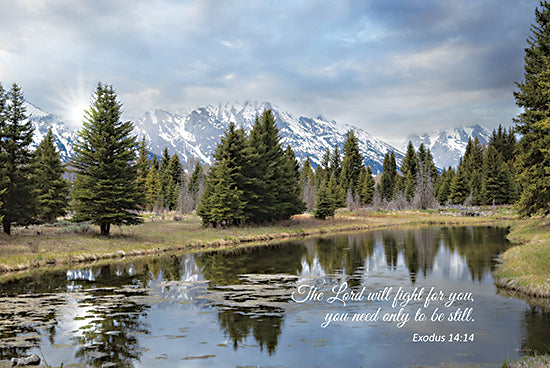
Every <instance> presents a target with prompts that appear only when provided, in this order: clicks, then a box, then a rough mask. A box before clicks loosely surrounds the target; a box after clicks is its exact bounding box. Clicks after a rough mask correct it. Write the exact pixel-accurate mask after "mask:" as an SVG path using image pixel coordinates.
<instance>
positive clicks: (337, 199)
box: [328, 175, 346, 208]
mask: <svg viewBox="0 0 550 368" xmlns="http://www.w3.org/2000/svg"><path fill="white" fill-rule="evenodd" d="M328 189H329V191H330V193H331V196H332V199H333V200H334V206H335V208H342V207H346V191H345V190H344V188H342V186H341V185H340V184H338V183H337V182H336V178H334V175H333V176H331V177H330V179H329V180H328Z"/></svg>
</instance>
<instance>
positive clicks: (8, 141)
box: [0, 83, 36, 234]
mask: <svg viewBox="0 0 550 368" xmlns="http://www.w3.org/2000/svg"><path fill="white" fill-rule="evenodd" d="M6 101H9V103H7V102H6ZM24 102H25V98H24V97H23V93H22V91H21V88H20V87H19V86H18V85H17V84H15V83H14V84H13V85H12V88H11V90H10V91H8V93H7V94H6V93H5V91H4V89H3V88H2V89H0V160H1V162H0V165H2V168H1V169H0V171H2V174H3V178H2V179H0V181H1V183H0V184H2V185H3V188H2V187H0V190H4V192H3V195H2V196H1V198H0V200H1V201H2V202H3V206H2V208H1V209H0V215H2V216H3V219H2V227H3V230H4V232H5V233H6V234H10V233H11V225H12V223H15V222H17V223H18V224H22V225H25V224H29V223H31V222H32V221H33V217H34V216H35V213H36V203H35V198H34V196H33V192H32V178H31V173H30V169H31V161H32V153H31V152H30V144H31V143H32V137H33V126H32V123H31V122H30V120H27V115H26V109H25V106H24Z"/></svg>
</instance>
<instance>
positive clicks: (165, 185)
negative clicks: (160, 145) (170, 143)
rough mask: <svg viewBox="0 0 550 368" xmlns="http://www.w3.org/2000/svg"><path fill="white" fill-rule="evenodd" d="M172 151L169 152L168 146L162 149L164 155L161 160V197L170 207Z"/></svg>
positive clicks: (165, 205) (164, 204)
mask: <svg viewBox="0 0 550 368" xmlns="http://www.w3.org/2000/svg"><path fill="white" fill-rule="evenodd" d="M170 158H171V156H170V152H168V147H164V150H163V151H162V157H161V158H160V162H159V177H160V185H161V187H162V189H161V191H160V197H161V199H162V203H163V207H165V208H166V209H168V207H169V206H168V202H169V200H170V191H171V188H170V182H171V179H170V174H169V172H168V165H170Z"/></svg>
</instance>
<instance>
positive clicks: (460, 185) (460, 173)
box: [449, 165, 470, 204]
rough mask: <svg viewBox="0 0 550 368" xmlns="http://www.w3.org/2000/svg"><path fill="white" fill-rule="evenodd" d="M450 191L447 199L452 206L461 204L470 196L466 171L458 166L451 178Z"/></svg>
mask: <svg viewBox="0 0 550 368" xmlns="http://www.w3.org/2000/svg"><path fill="white" fill-rule="evenodd" d="M450 189H451V192H450V194H449V199H450V200H451V202H452V203H453V204H463V203H464V202H465V201H466V199H467V198H468V196H469V195H470V190H469V188H468V178H467V177H466V169H464V168H463V167H462V166H460V165H459V166H458V168H457V171H456V174H455V175H454V176H453V181H452V182H451V188H450Z"/></svg>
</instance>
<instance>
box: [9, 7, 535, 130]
mask: <svg viewBox="0 0 550 368" xmlns="http://www.w3.org/2000/svg"><path fill="white" fill-rule="evenodd" d="M536 6H538V1H536V0H528V1H516V0H501V1H497V0H487V1H482V2H480V1H474V0H448V1H439V0H426V1H410V0H395V1H391V2H388V1H386V0H370V1H362V0H340V1H336V0H334V1H330V0H325V1H320V2H319V1H314V0H298V1H282V2H271V1H252V0H234V1H223V2H220V1H215V0H186V1H176V0H173V1H170V0H156V1H147V0H135V1H132V2H116V1H110V0H98V1H89V2H74V1H69V0H43V1H40V2H36V1H23V0H16V1H11V2H8V3H7V4H4V6H3V12H2V13H1V14H0V22H1V23H2V25H3V26H2V28H1V29H0V79H1V81H2V82H3V83H8V84H9V83H11V82H12V81H16V82H18V83H20V84H21V85H22V87H23V89H24V91H25V93H26V96H27V98H28V99H29V100H30V101H32V102H33V103H35V104H37V105H39V106H41V107H42V108H44V109H50V110H55V109H56V105H55V104H53V103H52V102H51V101H50V99H49V97H48V96H51V95H52V88H56V87H55V86H66V85H71V84H73V83H74V84H76V83H77V82H78V83H80V82H79V81H80V80H83V81H84V82H83V83H84V85H87V86H88V85H89V86H91V89H90V92H91V90H92V89H93V86H94V85H95V83H97V81H102V82H106V83H110V84H113V85H114V86H115V88H116V89H117V91H119V96H120V98H121V99H122V100H123V102H124V106H125V110H126V113H127V114H128V115H130V116H137V115H139V114H140V113H142V112H143V110H145V109H149V108H155V107H183V106H189V105H200V104H215V103H218V102H226V101H234V100H236V99H239V100H243V99H258V100H269V101H271V102H273V103H276V104H278V105H280V106H282V107H287V108H289V109H290V110H292V111H293V112H295V113H304V114H318V113H322V114H323V115H326V116H328V117H331V118H334V119H337V120H339V121H341V122H342V123H352V124H356V125H359V126H361V127H363V128H365V129H367V130H369V131H373V132H374V133H376V134H378V135H386V136H388V137H389V138H392V137H394V136H396V135H403V134H408V133H411V132H412V131H413V130H414V129H416V128H422V129H429V128H438V127H439V126H441V127H443V126H454V125H459V124H471V123H476V122H485V123H486V125H488V126H489V127H491V126H493V125H496V124H498V123H500V122H503V123H505V124H507V123H508V124H509V122H510V121H511V118H512V117H513V116H514V114H516V113H517V108H516V107H515V105H514V101H513V97H512V90H513V89H514V84H513V82H514V81H516V80H519V79H521V78H522V68H523V48H524V47H525V46H526V42H525V39H526V37H527V36H528V35H529V25H530V24H531V23H532V22H533V14H534V9H535V7H536ZM54 112H57V111H54Z"/></svg>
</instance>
